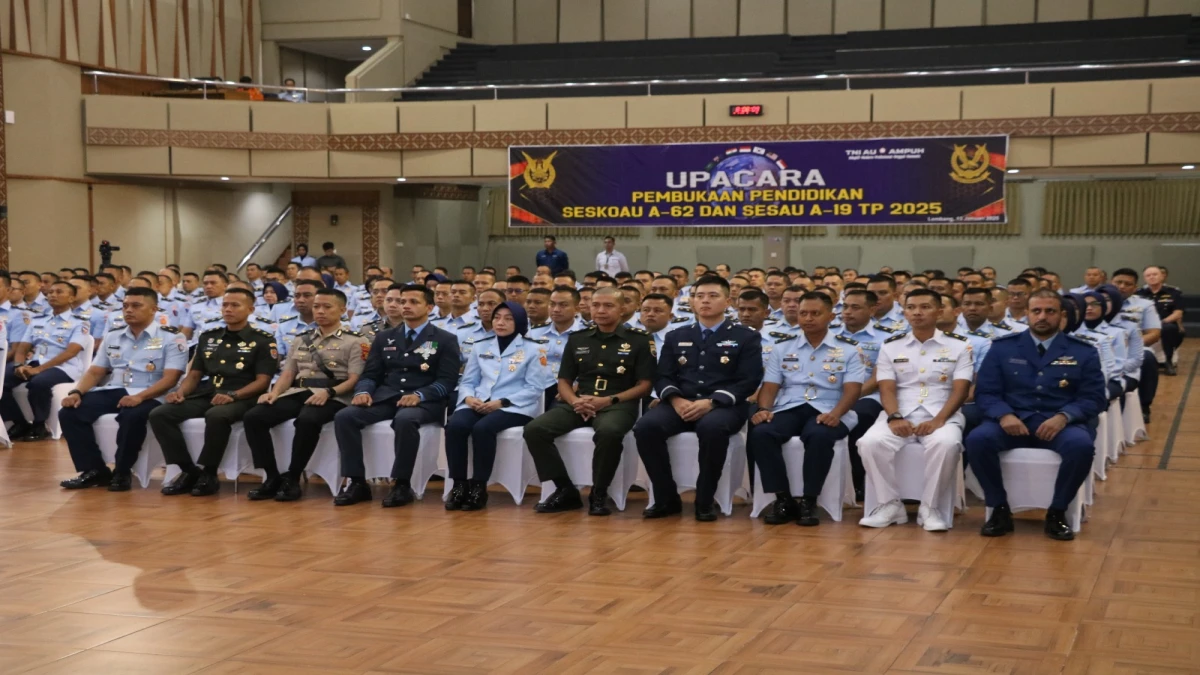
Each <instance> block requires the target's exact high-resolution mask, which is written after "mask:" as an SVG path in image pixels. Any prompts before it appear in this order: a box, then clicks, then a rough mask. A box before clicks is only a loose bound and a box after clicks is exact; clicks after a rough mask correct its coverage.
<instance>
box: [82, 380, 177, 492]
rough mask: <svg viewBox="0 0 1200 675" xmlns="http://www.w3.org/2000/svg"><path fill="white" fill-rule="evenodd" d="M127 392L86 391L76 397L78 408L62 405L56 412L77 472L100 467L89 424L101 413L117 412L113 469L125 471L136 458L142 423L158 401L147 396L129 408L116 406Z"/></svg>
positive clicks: (143, 434)
mask: <svg viewBox="0 0 1200 675" xmlns="http://www.w3.org/2000/svg"><path fill="white" fill-rule="evenodd" d="M126 395H128V392H126V391H125V390H124V389H104V390H101V391H89V392H88V393H86V394H84V395H83V396H82V398H81V399H80V401H79V407H78V408H63V409H62V410H60V411H59V412H58V423H59V424H60V425H61V426H62V432H63V436H64V437H65V438H66V439H67V449H68V450H69V451H70V452H71V461H72V462H73V463H74V464H75V470H76V471H79V472H84V471H92V470H97V469H103V468H104V467H105V464H104V457H103V456H101V454H100V446H99V445H97V444H96V434H95V432H94V431H93V430H92V424H94V423H95V422H96V420H98V419H100V418H101V417H102V416H104V415H110V414H112V413H116V414H117V457H116V462H115V464H116V466H114V467H113V471H114V472H115V473H118V474H127V473H129V471H130V470H131V469H132V468H133V463H134V462H136V461H137V458H138V453H140V452H141V451H142V443H144V442H145V441H146V433H147V431H146V425H147V423H148V421H149V419H150V413H151V411H153V410H154V409H155V408H157V407H158V406H160V405H162V404H161V402H159V401H157V400H155V399H150V400H149V401H145V402H143V403H142V404H141V405H138V406H134V407H132V408H118V407H117V402H118V401H120V400H121V399H122V398H124V397H125V396H126Z"/></svg>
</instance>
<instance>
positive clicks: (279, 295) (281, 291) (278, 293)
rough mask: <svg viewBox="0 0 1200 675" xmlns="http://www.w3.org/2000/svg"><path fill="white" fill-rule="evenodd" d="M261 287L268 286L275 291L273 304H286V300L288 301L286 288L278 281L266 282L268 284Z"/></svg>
mask: <svg viewBox="0 0 1200 675" xmlns="http://www.w3.org/2000/svg"><path fill="white" fill-rule="evenodd" d="M263 285H264V286H270V287H271V288H272V289H273V290H274V291H275V304H279V303H281V302H287V299H288V289H287V286H284V285H283V284H281V283H279V282H278V281H268V282H266V283H264V284H263Z"/></svg>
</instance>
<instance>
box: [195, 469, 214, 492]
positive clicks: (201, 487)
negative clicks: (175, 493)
mask: <svg viewBox="0 0 1200 675" xmlns="http://www.w3.org/2000/svg"><path fill="white" fill-rule="evenodd" d="M220 491H221V479H220V478H217V474H215V473H208V472H207V471H205V472H204V473H202V474H200V478H199V479H198V480H197V481H196V485H195V487H193V488H192V496H193V497H211V496H213V495H215V494H217V493H218V492H220Z"/></svg>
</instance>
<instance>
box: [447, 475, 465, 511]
mask: <svg viewBox="0 0 1200 675" xmlns="http://www.w3.org/2000/svg"><path fill="white" fill-rule="evenodd" d="M466 498H467V481H465V480H456V481H454V487H452V488H450V494H449V495H447V496H446V504H445V506H446V510H447V511H462V507H463V501H464V500H465V499H466Z"/></svg>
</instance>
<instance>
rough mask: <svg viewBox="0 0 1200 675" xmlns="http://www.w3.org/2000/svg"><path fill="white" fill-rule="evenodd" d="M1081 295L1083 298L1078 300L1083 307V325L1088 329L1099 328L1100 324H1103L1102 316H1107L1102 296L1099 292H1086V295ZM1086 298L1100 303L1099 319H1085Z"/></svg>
mask: <svg viewBox="0 0 1200 675" xmlns="http://www.w3.org/2000/svg"><path fill="white" fill-rule="evenodd" d="M1081 295H1082V296H1083V298H1082V299H1081V300H1080V303H1081V304H1082V305H1083V323H1084V325H1086V326H1087V327H1088V328H1091V329H1095V328H1096V326H1099V325H1100V324H1102V323H1104V316H1105V315H1106V314H1108V310H1107V307H1106V305H1105V304H1104V302H1105V297H1104V294H1103V293H1101V292H1100V291H1088V292H1086V293H1082V294H1081ZM1088 298H1093V299H1095V300H1097V301H1099V302H1100V307H1101V308H1102V311H1101V312H1100V316H1099V318H1096V319H1089V318H1087V299H1088Z"/></svg>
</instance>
